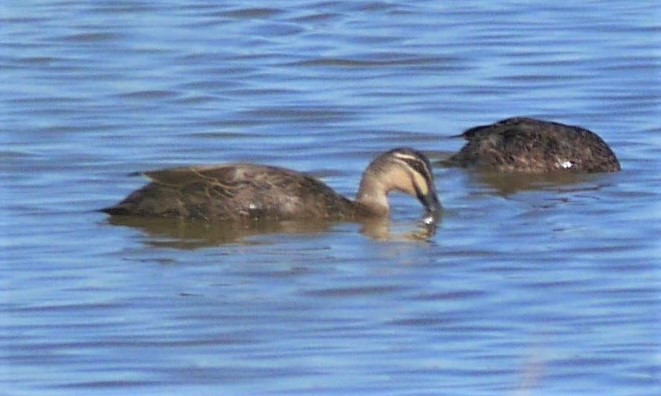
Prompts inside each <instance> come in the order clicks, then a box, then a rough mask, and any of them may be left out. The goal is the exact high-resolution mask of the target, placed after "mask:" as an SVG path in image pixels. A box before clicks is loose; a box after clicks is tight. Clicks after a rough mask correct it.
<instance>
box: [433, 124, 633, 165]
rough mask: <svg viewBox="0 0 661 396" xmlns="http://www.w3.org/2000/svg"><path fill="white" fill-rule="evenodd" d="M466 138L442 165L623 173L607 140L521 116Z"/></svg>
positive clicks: (478, 129) (480, 128)
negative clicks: (458, 149) (462, 144)
mask: <svg viewBox="0 0 661 396" xmlns="http://www.w3.org/2000/svg"><path fill="white" fill-rule="evenodd" d="M462 137H464V138H465V139H466V140H467V141H468V143H466V145H465V146H464V147H463V148H462V149H461V150H460V151H459V152H458V153H457V154H455V155H453V156H452V157H450V158H449V159H448V160H446V161H444V162H443V164H444V165H446V166H460V167H477V168H484V169H492V170H495V171H498V172H524V173H546V172H553V171H569V172H575V173H592V172H614V171H619V170H620V163H619V161H618V160H617V157H616V156H615V154H614V153H613V151H612V150H611V149H610V147H608V145H607V144H606V142H604V141H603V140H602V139H601V138H600V137H599V136H598V135H597V134H595V133H594V132H591V131H589V130H587V129H585V128H581V127H577V126H570V125H564V124H560V123H556V122H549V121H542V120H536V119H532V118H523V117H517V118H508V119H505V120H502V121H499V122H497V123H495V124H491V125H483V126H478V127H474V128H471V129H468V130H466V131H465V132H464V133H463V134H462Z"/></svg>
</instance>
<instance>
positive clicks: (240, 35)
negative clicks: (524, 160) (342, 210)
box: [0, 0, 661, 395]
mask: <svg viewBox="0 0 661 396" xmlns="http://www.w3.org/2000/svg"><path fill="white" fill-rule="evenodd" d="M408 3H409V2H403V1H371V2H366V1H351V2H349V1H336V2H316V1H310V0H298V1H288V2H267V1H261V2H260V1H256V2H255V1H253V2H251V4H250V5H249V6H246V3H245V2H238V1H236V2H234V1H225V2H220V3H217V2H207V1H194V2H184V1H169V2H165V3H162V4H153V3H151V2H140V1H129V2H123V3H122V4H108V3H107V2H79V1H27V2H10V3H9V4H7V5H3V6H2V15H1V17H0V26H2V28H1V29H2V41H1V47H0V48H2V51H1V54H0V67H1V68H2V76H3V78H2V81H3V84H2V85H3V89H2V90H3V95H2V101H1V103H2V105H1V108H0V111H1V112H2V114H1V118H2V123H1V127H2V133H1V134H0V139H1V142H2V145H1V147H0V164H1V168H0V172H1V173H0V177H1V178H2V190H1V191H0V192H1V194H0V202H1V206H0V207H1V208H2V210H1V211H0V217H1V221H2V223H1V224H2V228H1V232H2V238H1V241H0V243H1V246H2V248H1V249H2V250H1V251H2V260H1V261H2V264H0V272H1V274H0V279H2V281H1V282H0V307H1V309H2V318H1V319H0V329H1V330H2V331H0V354H1V355H0V364H1V367H2V369H1V370H0V383H1V384H2V389H3V392H6V393H7V394H12V395H14V394H16V395H18V394H20V395H71V394H85V395H90V394H127V393H136V394H182V393H185V392H193V393H195V394H226V395H231V394H237V395H240V394H246V395H248V394H251V395H252V394H328V395H344V394H379V395H381V394H401V395H405V394H407V395H425V394H427V395H438V394H443V395H466V394H471V395H481V394H483V395H493V394H510V395H523V394H531V395H557V394H581V395H586V394H603V393H604V391H607V392H608V393H609V394H613V395H656V394H658V392H659V388H660V383H659V381H660V380H659V365H660V358H659V356H660V348H659V341H660V340H659V331H658V329H659V325H660V320H659V319H660V318H659V312H660V307H659V292H660V287H659V285H660V283H659V279H660V277H659V257H660V256H661V248H660V246H659V242H658V235H660V233H661V229H660V227H659V221H660V220H661V215H660V213H661V211H660V205H659V204H658V202H659V201H660V200H661V193H660V191H661V176H660V175H659V170H660V169H661V160H659V158H661V138H660V137H659V136H661V135H660V133H661V128H660V126H659V122H658V120H659V97H660V95H659V87H661V84H660V83H659V61H660V57H659V51H658V41H659V40H658V38H659V23H658V21H659V20H660V18H659V7H658V5H657V4H656V2H653V1H641V2H636V3H631V2H626V3H625V2H617V1H606V2H600V3H598V4H597V3H593V2H583V3H581V2H579V3H576V2H570V1H560V2H554V3H553V4H534V3H531V4H528V3H525V2H517V1H505V2H499V3H493V2H486V1H468V2H460V3H456V4H454V3H452V4H450V3H448V4H443V3H438V4H437V3H431V2H427V3H424V2H420V3H415V4H413V3H412V4H408ZM515 115H525V116H533V117H540V118H545V119H550V120H555V121H559V122H565V123H570V124H576V125H581V126H584V127H586V128H589V129H591V130H593V131H595V132H597V133H599V134H600V135H601V136H602V137H603V138H604V139H605V140H606V141H607V142H608V143H609V144H610V145H611V147H612V148H613V150H614V151H615V152H616V153H617V155H618V157H619V158H620V161H621V163H622V167H623V170H622V172H619V173H615V174H604V175H590V176H581V177H577V178H572V179H571V180H560V181H558V180H541V181H540V180H533V181H530V182H525V183H521V181H520V180H504V181H503V180H501V179H499V178H495V179H494V178H492V177H486V176H484V175H479V174H471V173H467V172H466V171H463V170H458V169H440V168H439V169H435V175H436V178H437V186H438V190H439V193H440V196H441V200H442V202H443V205H444V207H445V212H444V215H443V218H442V221H441V223H440V224H439V228H438V230H437V232H436V234H435V235H433V236H432V237H430V238H427V239H422V240H421V239H420V238H411V237H410V236H411V234H412V233H415V231H416V230H417V227H418V226H419V219H420V215H421V208H420V207H419V205H418V203H417V202H416V201H415V200H412V199H410V198H408V197H402V196H395V197H393V206H394V218H393V221H392V223H391V225H390V229H389V231H388V233H387V234H386V235H385V236H383V235H381V236H380V237H374V235H370V234H369V233H365V232H364V230H363V229H362V227H361V225H358V224H335V225H330V226H328V227H322V228H319V227H313V226H311V227H310V229H300V228H297V229H293V230H292V229H282V228H280V229H271V230H265V231H268V232H263V233H256V234H250V235H240V236H239V237H237V236H231V237H229V238H226V237H225V236H224V234H222V233H221V234H220V235H219V234H218V233H217V232H213V229H212V230H211V231H209V229H207V228H204V227H198V226H195V225H183V226H182V225H174V226H173V225H172V224H170V225H167V226H165V225H162V224H161V225H158V224H157V225H156V226H155V227H154V226H153V225H152V226H149V225H145V224H142V225H137V224H123V225H119V224H113V223H114V221H113V220H110V219H108V218H107V217H106V216H105V215H104V214H102V213H99V212H96V209H98V208H101V207H105V206H108V205H111V204H113V203H115V202H117V201H118V200H120V199H122V198H123V197H124V196H125V195H126V194H127V193H129V192H130V191H132V190H133V189H136V188H138V187H139V186H141V185H142V184H143V183H144V180H142V179H140V178H139V177H131V176H129V174H130V173H131V172H136V171H143V170H149V169H158V168H165V167H174V166H184V165H192V164H207V163H222V162H245V161H247V162H256V163H268V164H274V165H280V166H285V167H289V168H294V169H297V170H302V171H307V172H311V173H312V174H314V175H317V176H319V177H321V178H323V180H324V181H326V182H327V183H328V184H330V185H331V186H333V187H334V188H336V189H337V190H338V191H340V192H342V193H344V194H347V195H350V196H351V195H353V194H354V193H355V191H356V189H357V185H358V181H359V178H360V174H361V172H362V170H363V169H364V168H365V166H366V165H367V164H368V163H369V161H370V160H371V159H372V158H373V157H374V156H375V155H377V154H378V153H380V152H383V151H385V150H388V149H391V148H393V147H396V146H412V147H415V148H418V149H421V150H424V151H425V152H427V153H428V154H429V155H430V156H431V157H432V158H440V157H442V156H444V155H447V154H448V153H450V152H453V151H455V150H457V149H458V148H459V147H460V146H461V142H460V141H458V140H456V139H450V138H448V137H449V136H451V135H456V134H458V133H460V132H461V131H462V130H464V129H466V128H469V127H472V126H475V125H480V124H484V123H490V122H493V121H496V120H499V119H501V118H505V117H510V116H515ZM168 227H169V228H168Z"/></svg>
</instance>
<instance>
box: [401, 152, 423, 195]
mask: <svg viewBox="0 0 661 396" xmlns="http://www.w3.org/2000/svg"><path fill="white" fill-rule="evenodd" d="M394 157H395V158H397V159H399V160H400V161H402V162H403V163H405V164H406V166H407V167H409V168H411V169H412V170H414V171H415V174H419V175H420V176H422V177H423V178H424V183H419V184H420V185H426V186H427V187H428V186H431V185H432V183H433V180H432V173H431V170H430V169H429V164H428V163H427V161H423V160H422V159H421V158H420V157H418V156H415V155H412V154H405V153H395V154H394ZM427 190H428V188H427Z"/></svg>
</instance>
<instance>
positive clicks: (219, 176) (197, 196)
mask: <svg viewBox="0 0 661 396" xmlns="http://www.w3.org/2000/svg"><path fill="white" fill-rule="evenodd" d="M144 174H145V175H146V176H147V177H148V178H149V179H151V182H150V183H149V184H147V185H146V186H144V187H142V188H141V189H139V190H137V191H135V192H133V193H131V194H130V195H129V196H128V197H126V199H124V200H123V201H121V202H120V203H118V204H117V205H115V206H112V207H109V208H106V209H102V211H104V212H106V213H108V214H111V215H127V216H144V217H171V218H184V219H198V220H205V221H213V222H223V221H228V222H235V221H246V220H249V221H250V220H278V221H279V220H305V219H316V220H326V221H338V220H359V219H362V218H373V217H387V216H388V215H389V214H390V207H389V205H388V199H387V194H388V193H389V192H390V191H392V190H396V191H402V192H405V193H408V194H410V195H413V196H415V197H417V198H418V199H419V200H420V202H421V203H422V204H423V206H424V207H425V208H426V209H427V212H428V213H431V214H436V213H437V212H439V211H440V209H441V204H440V202H439V201H438V197H437V194H436V188H435V186H434V181H433V175H432V173H431V166H430V164H429V161H428V160H427V158H426V157H425V156H424V155H422V154H421V153H419V152H417V151H415V150H412V149H408V148H398V149H394V150H391V151H389V152H387V153H384V154H381V155H380V156H378V157H377V158H376V159H374V161H372V163H371V164H370V165H369V166H368V167H367V169H366V170H365V172H364V173H363V177H362V180H361V183H360V189H359V191H358V195H357V197H356V200H355V201H354V200H350V199H348V198H345V197H343V196H342V195H340V194H338V193H336V192H335V191H333V189H331V188H330V187H329V186H327V185H326V184H324V183H323V182H321V181H320V180H318V179H316V178H314V177H312V176H309V175H306V174H304V173H300V172H296V171H294V170H290V169H285V168H278V167H272V166H262V165H252V164H236V165H224V166H222V165H221V166H205V167H190V168H175V169H165V170H158V171H152V172H145V173H144Z"/></svg>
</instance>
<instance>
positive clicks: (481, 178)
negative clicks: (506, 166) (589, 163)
mask: <svg viewBox="0 0 661 396" xmlns="http://www.w3.org/2000/svg"><path fill="white" fill-rule="evenodd" d="M469 177H470V178H471V179H474V180H476V181H477V182H478V183H480V184H482V185H486V186H489V187H490V188H492V189H494V190H495V193H496V194H498V195H501V196H508V195H512V194H516V193H518V192H522V191H533V190H561V189H562V190H564V189H573V188H572V186H576V187H578V186H581V187H580V188H579V189H580V190H584V189H586V188H587V189H592V188H593V187H594V186H590V187H586V186H585V184H584V183H586V182H588V181H591V180H595V179H598V178H599V177H598V176H597V175H589V174H576V173H567V172H556V173H546V174H523V173H499V172H489V171H478V172H474V173H471V174H470V176H469Z"/></svg>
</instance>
